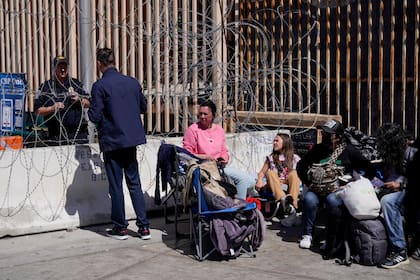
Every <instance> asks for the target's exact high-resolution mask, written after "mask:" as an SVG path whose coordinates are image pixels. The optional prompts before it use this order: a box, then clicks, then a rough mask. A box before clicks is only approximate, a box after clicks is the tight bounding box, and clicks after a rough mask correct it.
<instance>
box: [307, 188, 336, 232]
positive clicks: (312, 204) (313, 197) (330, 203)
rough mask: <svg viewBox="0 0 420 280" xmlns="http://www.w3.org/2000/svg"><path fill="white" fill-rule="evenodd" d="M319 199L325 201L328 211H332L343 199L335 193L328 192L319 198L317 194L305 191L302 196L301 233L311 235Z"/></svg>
mask: <svg viewBox="0 0 420 280" xmlns="http://www.w3.org/2000/svg"><path fill="white" fill-rule="evenodd" d="M320 201H325V202H326V206H327V211H328V213H332V212H334V211H335V210H336V209H337V208H338V207H339V206H340V205H343V201H342V200H341V199H340V198H338V197H337V196H336V194H335V193H330V194H329V195H327V196H326V197H322V198H320V197H319V196H318V195H317V194H315V193H314V192H311V191H307V192H306V194H305V196H304V198H303V213H302V215H303V232H302V235H311V236H312V229H313V227H314V222H315V219H316V214H317V211H318V205H319V203H320Z"/></svg>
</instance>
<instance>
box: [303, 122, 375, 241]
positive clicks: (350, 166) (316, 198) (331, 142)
mask: <svg viewBox="0 0 420 280" xmlns="http://www.w3.org/2000/svg"><path fill="white" fill-rule="evenodd" d="M321 128H322V143H320V144H317V145H315V146H314V147H313V148H312V149H311V150H310V151H309V152H308V153H307V154H306V156H305V157H303V158H302V159H301V160H300V161H299V163H298V165H297V168H296V169H297V173H298V175H299V178H300V179H301V180H302V182H303V183H304V184H305V185H306V186H307V187H309V190H308V191H307V192H306V193H305V195H304V198H303V232H302V239H301V241H300V244H299V246H300V247H301V248H304V249H309V248H310V247H311V244H312V230H313V226H314V222H315V218H316V215H317V211H318V205H319V204H320V201H325V202H326V207H327V211H328V216H329V217H328V221H329V224H330V221H335V220H336V219H339V218H340V217H341V205H343V201H342V200H341V199H339V198H337V197H336V195H335V192H332V193H329V194H321V193H315V192H314V191H311V188H310V186H311V184H312V182H311V181H310V179H309V178H308V170H309V168H310V167H311V166H312V164H314V163H320V162H322V161H328V160H329V159H330V158H331V157H332V156H334V158H335V159H336V161H335V163H336V164H337V165H340V166H342V167H343V168H344V173H345V174H353V171H356V172H360V171H363V172H364V173H365V174H364V176H366V177H367V178H369V179H372V178H373V177H374V176H375V172H376V170H375V168H374V166H373V165H372V164H371V163H370V162H369V161H368V160H367V159H366V158H365V157H364V156H363V155H362V154H361V152H360V151H359V150H358V149H356V148H355V147H354V146H353V145H351V144H350V143H347V141H346V138H345V135H344V126H343V125H342V124H341V123H340V122H339V121H337V120H329V121H327V122H326V123H325V124H324V125H323V126H322V127H321ZM331 224H332V225H334V227H336V226H338V225H337V223H334V222H331ZM331 227H332V226H329V225H327V235H328V232H329V231H332V232H334V229H333V228H331Z"/></svg>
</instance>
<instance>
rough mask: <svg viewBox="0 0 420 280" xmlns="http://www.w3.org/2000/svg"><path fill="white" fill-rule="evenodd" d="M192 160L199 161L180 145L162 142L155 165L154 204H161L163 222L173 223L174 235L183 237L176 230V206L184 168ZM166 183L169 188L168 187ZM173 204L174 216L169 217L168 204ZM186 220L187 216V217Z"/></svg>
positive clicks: (182, 182) (184, 175) (183, 178)
mask: <svg viewBox="0 0 420 280" xmlns="http://www.w3.org/2000/svg"><path fill="white" fill-rule="evenodd" d="M191 160H193V161H196V162H200V161H201V159H200V158H198V157H196V156H194V155H193V154H192V153H190V152H188V151H187V150H185V149H183V148H182V147H179V146H176V145H172V144H166V143H164V142H162V144H161V145H160V147H159V151H158V160H157V167H156V189H155V204H157V205H163V212H164V217H165V223H166V224H169V223H174V225H175V234H176V237H183V236H184V235H185V234H183V233H180V232H179V231H178V222H179V221H180V220H179V219H178V218H179V213H178V207H179V205H180V204H179V201H180V193H181V191H182V188H183V187H184V186H183V184H185V177H186V169H187V166H188V164H189V162H190V161H191ZM159 179H160V180H161V182H162V190H163V191H164V192H165V195H164V198H163V199H161V198H160V181H159ZM168 185H169V186H170V189H168ZM171 201H172V202H173V204H174V218H173V220H172V219H171V218H169V215H168V204H169V203H170V202H171ZM187 220H188V218H187Z"/></svg>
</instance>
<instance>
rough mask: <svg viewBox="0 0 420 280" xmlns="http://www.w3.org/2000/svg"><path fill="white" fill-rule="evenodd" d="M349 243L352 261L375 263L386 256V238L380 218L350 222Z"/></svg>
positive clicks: (367, 263)
mask: <svg viewBox="0 0 420 280" xmlns="http://www.w3.org/2000/svg"><path fill="white" fill-rule="evenodd" d="M349 236H350V239H351V240H350V244H351V255H352V258H353V261H354V262H355V263H358V264H362V265H377V264H379V263H380V262H381V261H382V260H383V259H384V258H385V256H386V252H387V250H388V239H387V235H386V230H385V227H384V225H383V222H382V220H381V219H380V218H377V219H373V220H356V219H353V221H352V222H351V224H350V235H349Z"/></svg>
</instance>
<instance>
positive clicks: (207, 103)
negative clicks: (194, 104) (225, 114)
mask: <svg viewBox="0 0 420 280" xmlns="http://www.w3.org/2000/svg"><path fill="white" fill-rule="evenodd" d="M200 107H209V108H210V110H211V112H212V113H213V115H214V116H215V115H216V111H217V108H216V104H214V102H213V101H211V100H210V99H207V100H205V101H203V102H201V104H200Z"/></svg>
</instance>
